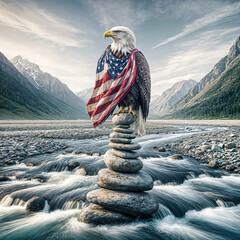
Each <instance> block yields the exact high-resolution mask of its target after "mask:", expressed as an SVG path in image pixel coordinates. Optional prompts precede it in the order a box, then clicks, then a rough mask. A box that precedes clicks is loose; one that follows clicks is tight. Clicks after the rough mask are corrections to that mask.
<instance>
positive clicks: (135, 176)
mask: <svg viewBox="0 0 240 240" xmlns="http://www.w3.org/2000/svg"><path fill="white" fill-rule="evenodd" d="M134 121H135V117H134V116H133V115H132V114H130V115H129V114H128V113H121V114H119V115H115V116H114V117H113V119H112V122H113V124H115V125H116V127H115V128H114V129H113V130H114V132H113V133H111V134H110V143H109V147H111V148H112V149H111V150H109V151H107V152H106V153H105V155H104V162H105V164H106V166H107V167H108V168H105V169H102V170H100V171H99V172H98V179H99V182H98V183H97V185H98V186H99V187H100V189H96V190H93V191H91V192H89V193H88V194H87V200H88V201H89V202H90V203H92V205H90V206H88V207H86V208H84V209H83V210H82V211H81V213H80V214H79V217H78V220H79V221H81V222H85V223H93V224H114V223H115V224H116V223H124V222H131V221H134V219H136V217H147V216H151V215H152V214H153V213H155V212H156V211H157V210H158V203H157V202H156V200H155V198H154V197H153V196H152V195H151V194H150V193H147V192H145V191H148V190H151V189H152V188H153V179H152V177H151V176H150V175H149V174H148V173H147V172H145V171H143V170H141V169H142V167H143V163H142V161H141V160H140V159H138V157H139V155H138V153H137V152H135V150H138V149H140V148H141V145H139V144H134V143H132V139H134V138H135V135H134V134H133V130H132V129H131V128H130V125H131V124H132V123H134Z"/></svg>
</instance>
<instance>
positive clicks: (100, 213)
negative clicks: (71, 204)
mask: <svg viewBox="0 0 240 240" xmlns="http://www.w3.org/2000/svg"><path fill="white" fill-rule="evenodd" d="M133 220H134V219H133V218H132V217H130V216H127V215H125V214H122V213H119V212H114V211H111V210H107V209H104V208H103V207H101V206H98V205H90V206H88V207H86V208H84V209H82V211H81V212H80V214H79V215H78V221H80V222H84V223H92V224H116V223H125V222H132V221H133Z"/></svg>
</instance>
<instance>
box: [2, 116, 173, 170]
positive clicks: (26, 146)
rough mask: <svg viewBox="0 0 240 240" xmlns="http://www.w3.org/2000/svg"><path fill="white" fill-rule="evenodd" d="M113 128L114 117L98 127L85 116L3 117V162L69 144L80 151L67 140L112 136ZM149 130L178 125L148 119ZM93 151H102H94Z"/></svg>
mask: <svg viewBox="0 0 240 240" xmlns="http://www.w3.org/2000/svg"><path fill="white" fill-rule="evenodd" d="M112 129H113V124H112V122H111V121H106V122H105V123H104V124H103V125H101V126H100V127H98V128H95V129H94V128H93V127H92V124H91V122H90V121H81V120H79V121H45V120H33V121H30V120H26V121H23V120H22V121H20V120H19V121H0V166H4V165H13V164H16V163H21V161H23V160H24V159H25V158H29V157H33V156H36V155H40V154H50V153H54V152H57V151H63V150H64V149H67V148H69V151H67V152H72V151H75V150H76V151H77V149H71V147H70V146H69V145H68V144H66V143H65V142H64V140H66V139H74V140H79V139H96V138H99V137H102V136H109V134H110V133H111V132H112ZM146 130H147V134H159V133H169V132H174V131H176V130H178V128H177V127H175V126H164V125H162V124H156V123H155V122H154V123H152V122H148V123H147V125H146ZM59 140H60V141H59ZM61 140H62V141H61ZM86 153H87V154H90V153H89V152H86ZM91 154H98V153H97V152H94V151H91ZM91 154H90V155H91Z"/></svg>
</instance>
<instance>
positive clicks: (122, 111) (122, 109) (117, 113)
mask: <svg viewBox="0 0 240 240" xmlns="http://www.w3.org/2000/svg"><path fill="white" fill-rule="evenodd" d="M126 112H128V111H127V110H124V108H123V107H120V110H119V111H118V112H115V113H114V115H119V114H120V113H126Z"/></svg>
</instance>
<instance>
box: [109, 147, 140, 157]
mask: <svg viewBox="0 0 240 240" xmlns="http://www.w3.org/2000/svg"><path fill="white" fill-rule="evenodd" d="M112 153H113V154H114V155H115V156H117V157H121V158H127V159H129V158H133V159H134V158H138V157H139V154H138V153H136V152H133V151H119V150H116V149H112Z"/></svg>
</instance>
